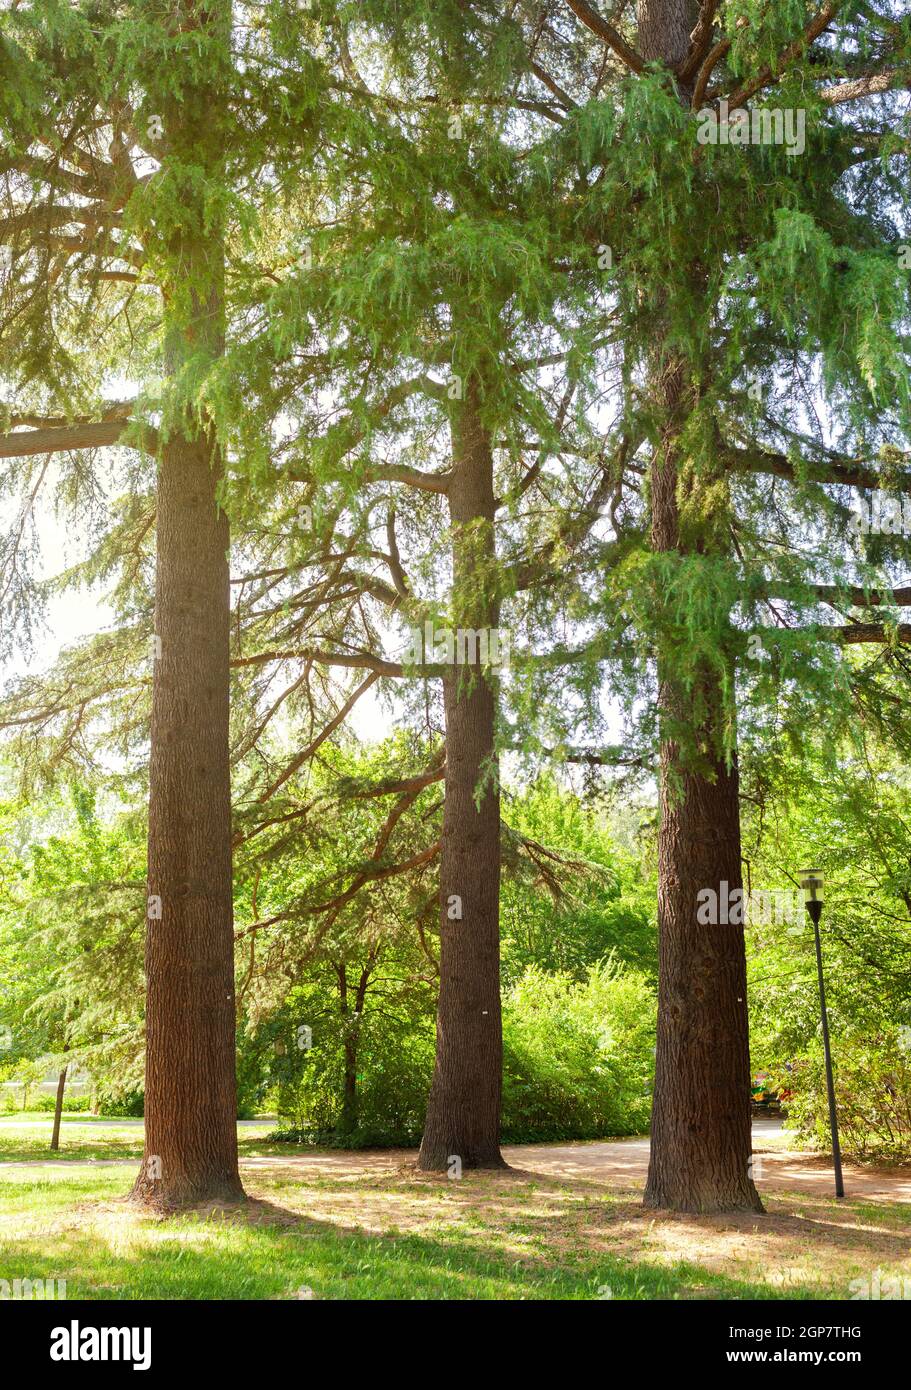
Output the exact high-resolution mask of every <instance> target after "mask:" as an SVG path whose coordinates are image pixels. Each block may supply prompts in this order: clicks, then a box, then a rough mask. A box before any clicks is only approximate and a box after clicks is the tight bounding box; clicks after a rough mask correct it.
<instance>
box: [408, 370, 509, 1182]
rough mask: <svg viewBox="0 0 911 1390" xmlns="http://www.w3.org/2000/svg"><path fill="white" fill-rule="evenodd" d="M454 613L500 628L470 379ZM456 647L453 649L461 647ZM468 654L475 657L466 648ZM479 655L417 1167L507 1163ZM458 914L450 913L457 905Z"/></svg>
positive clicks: (450, 724) (491, 715)
mask: <svg viewBox="0 0 911 1390" xmlns="http://www.w3.org/2000/svg"><path fill="white" fill-rule="evenodd" d="M449 510H450V519H451V524H452V531H453V594H454V604H453V607H454V613H455V621H456V622H457V623H458V625H459V626H461V627H463V628H471V629H474V630H477V629H482V628H486V629H487V630H488V631H491V630H493V629H494V628H496V626H497V622H498V605H497V602H496V599H495V596H494V594H493V593H492V592H491V588H492V585H493V583H494V580H493V570H494V559H495V544H494V524H493V523H494V514H495V501H494V489H493V452H492V448H491V442H490V437H489V435H488V433H487V431H486V430H485V429H484V427H483V425H482V423H481V420H480V418H479V413H478V396H477V387H476V386H475V385H474V384H472V385H471V386H470V387H469V390H468V392H467V398H466V400H465V402H464V405H463V408H462V409H460V410H459V411H458V413H457V415H456V418H455V421H454V426H453V472H452V479H451V483H450V488H449ZM456 654H457V655H458V652H457V653H456ZM465 655H466V656H468V655H470V653H468V652H466V653H465ZM476 655H477V657H478V660H476V661H475V662H474V663H472V662H470V661H467V660H466V661H465V662H463V663H459V664H455V665H453V666H452V667H451V668H450V670H449V671H448V672H447V674H446V675H445V676H444V678H443V701H444V707H445V716H446V800H445V805H444V809H443V838H442V845H441V850H440V993H439V1001H438V1004H437V1046H436V1064H435V1067H434V1074H433V1082H432V1085H431V1089H430V1097H429V1100H428V1104H427V1119H426V1123H425V1126H424V1135H423V1139H422V1141H421V1151H420V1156H419V1159H418V1167H419V1168H422V1169H425V1170H430V1171H436V1172H439V1171H445V1170H446V1169H448V1168H449V1167H450V1164H451V1163H452V1160H453V1159H454V1158H458V1159H459V1160H460V1161H461V1166H462V1168H502V1167H505V1164H504V1161H503V1158H502V1156H501V1154H500V1097H501V1085H502V1067H503V1037H502V1025H501V1018H500V921H499V896H500V796H499V786H498V780H497V778H498V769H497V762H496V754H495V743H494V735H495V721H496V682H495V679H494V677H493V676H492V674H491V672H490V671H487V672H486V673H485V672H484V671H483V669H482V667H481V665H480V650H479V651H478V652H477V654H476ZM456 912H458V913H460V916H455V915H454V913H456Z"/></svg>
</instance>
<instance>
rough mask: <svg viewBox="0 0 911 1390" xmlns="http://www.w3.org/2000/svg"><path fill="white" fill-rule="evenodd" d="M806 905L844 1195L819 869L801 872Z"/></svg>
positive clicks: (838, 1186)
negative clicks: (821, 934) (821, 933)
mask: <svg viewBox="0 0 911 1390" xmlns="http://www.w3.org/2000/svg"><path fill="white" fill-rule="evenodd" d="M800 886H801V888H802V889H803V900H804V906H805V907H806V909H807V913H808V914H809V917H810V920H811V922H812V923H813V932H814V935H815V937H816V974H817V976H818V977H819V1012H820V1014H821V1016H822V1046H823V1051H824V1052H825V1055H826V1089H827V1090H828V1093H829V1128H830V1130H831V1132H832V1162H833V1165H834V1168H835V1196H836V1197H843V1196H844V1195H845V1185H844V1182H843V1180H842V1176H841V1147H840V1145H839V1143H838V1115H837V1113H836V1110H835V1082H834V1080H833V1078H832V1051H831V1048H830V1047H829V1016H828V1014H827V1013H826V987H825V985H824V983H823V978H822V945H821V943H820V940H819V919H820V917H821V916H822V903H823V896H822V889H823V881H822V873H821V872H820V870H819V869H804V870H803V872H802V873H801V875H800Z"/></svg>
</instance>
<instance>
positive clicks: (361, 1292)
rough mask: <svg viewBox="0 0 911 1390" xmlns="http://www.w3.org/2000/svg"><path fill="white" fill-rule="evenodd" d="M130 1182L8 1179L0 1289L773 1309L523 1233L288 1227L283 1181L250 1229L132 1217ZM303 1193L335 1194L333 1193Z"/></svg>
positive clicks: (450, 1225)
mask: <svg viewBox="0 0 911 1390" xmlns="http://www.w3.org/2000/svg"><path fill="white" fill-rule="evenodd" d="M133 1176H134V1170H133V1168H132V1167H129V1166H124V1167H122V1168H121V1167H117V1168H108V1169H105V1170H104V1172H103V1173H102V1172H99V1171H97V1170H74V1171H73V1172H72V1173H67V1174H65V1175H64V1176H63V1177H62V1178H59V1177H55V1178H53V1179H49V1178H42V1177H41V1175H40V1173H39V1172H38V1171H37V1170H35V1171H30V1172H27V1171H26V1170H20V1173H19V1174H17V1175H16V1177H15V1178H13V1177H12V1175H8V1176H6V1177H4V1179H3V1181H2V1183H0V1277H2V1278H7V1279H9V1280H10V1281H11V1282H12V1280H13V1279H14V1278H22V1277H28V1278H31V1279H51V1278H58V1279H61V1278H63V1279H66V1282H67V1296H68V1297H70V1298H80V1299H81V1298H86V1299H136V1298H162V1299H219V1298H239V1299H294V1298H297V1297H298V1291H299V1290H301V1289H305V1290H310V1291H312V1295H311V1296H312V1297H314V1298H319V1299H350V1298H356V1299H466V1298H468V1299H508V1300H514V1299H593V1298H594V1299H597V1298H599V1297H602V1296H610V1297H613V1298H622V1299H629V1298H634V1299H649V1298H674V1297H693V1296H700V1295H701V1296H703V1297H706V1296H707V1297H715V1298H719V1297H720V1298H757V1297H759V1298H761V1297H767V1296H768V1290H764V1289H763V1288H762V1287H761V1286H760V1285H754V1284H750V1283H746V1282H743V1281H738V1280H734V1279H730V1278H726V1277H723V1276H717V1275H714V1276H713V1275H710V1274H709V1273H708V1272H707V1271H705V1270H700V1269H699V1268H698V1267H695V1266H691V1265H688V1264H686V1263H684V1262H679V1263H678V1264H677V1265H675V1267H674V1268H672V1269H666V1270H665V1269H658V1268H651V1267H648V1266H637V1265H636V1264H635V1263H634V1262H633V1261H629V1260H623V1259H618V1258H615V1257H610V1256H608V1255H598V1256H597V1257H594V1256H593V1255H592V1254H591V1253H588V1254H586V1252H585V1251H582V1250H575V1251H572V1252H569V1251H567V1252H566V1254H565V1255H564V1256H563V1257H562V1258H561V1259H560V1260H559V1261H557V1260H555V1259H554V1257H553V1255H552V1254H551V1255H550V1257H548V1255H547V1252H546V1251H544V1250H540V1249H537V1248H532V1249H530V1250H528V1249H527V1250H526V1251H525V1252H524V1254H521V1255H520V1254H518V1253H517V1252H512V1251H510V1250H509V1249H508V1248H506V1247H508V1245H509V1236H510V1235H511V1236H513V1237H516V1236H518V1237H522V1236H523V1235H524V1236H526V1237H527V1232H526V1231H522V1230H521V1226H522V1223H521V1222H517V1223H513V1227H512V1230H511V1231H510V1232H507V1233H506V1236H507V1238H506V1240H505V1241H504V1239H503V1238H502V1235H501V1237H500V1238H499V1239H497V1240H495V1241H494V1240H491V1235H492V1232H491V1231H489V1230H488V1231H485V1229H484V1223H483V1221H480V1220H471V1221H464V1220H457V1221H454V1222H453V1221H451V1220H448V1219H447V1217H446V1216H445V1215H444V1216H441V1219H440V1220H439V1221H438V1222H437V1223H434V1226H433V1228H432V1229H431V1230H430V1231H427V1232H425V1233H422V1234H417V1233H415V1232H403V1231H397V1230H394V1229H393V1230H389V1231H387V1232H384V1233H382V1234H372V1233H369V1232H366V1231H363V1230H356V1229H348V1228H346V1227H344V1226H335V1225H333V1224H330V1223H327V1222H325V1221H320V1220H308V1219H307V1218H306V1217H304V1218H296V1219H293V1220H289V1213H288V1210H287V1208H285V1207H284V1206H283V1205H282V1203H283V1200H284V1199H285V1198H286V1197H287V1195H288V1189H289V1187H290V1186H294V1187H295V1188H297V1190H298V1191H299V1187H298V1185H296V1184H288V1183H287V1182H282V1181H273V1182H266V1183H262V1182H258V1183H257V1189H258V1195H259V1196H260V1198H261V1199H262V1200H263V1201H264V1203H265V1204H266V1205H264V1206H263V1207H261V1208H259V1209H258V1210H257V1212H256V1220H255V1221H251V1220H248V1219H246V1218H245V1217H239V1216H238V1215H236V1214H235V1213H233V1212H216V1213H210V1214H208V1215H195V1214H194V1215H183V1216H179V1217H171V1218H164V1219H162V1218H159V1217H153V1216H145V1215H135V1214H134V1213H133V1212H132V1211H131V1210H130V1209H129V1208H127V1207H126V1206H125V1205H124V1204H122V1203H121V1202H120V1201H119V1199H120V1198H122V1195H123V1193H124V1192H125V1191H126V1190H127V1188H128V1187H129V1185H130V1183H131V1181H132V1179H133ZM308 1187H309V1188H310V1189H311V1190H312V1189H313V1188H314V1187H316V1189H317V1190H319V1189H320V1188H321V1187H322V1188H323V1191H324V1192H325V1191H329V1192H331V1189H332V1184H331V1183H330V1184H328V1185H325V1184H320V1183H317V1184H313V1183H310V1184H308ZM439 1195H440V1197H441V1198H448V1197H449V1195H450V1194H449V1192H448V1190H447V1189H445V1188H444V1189H441V1191H440V1193H439ZM270 1203H271V1204H272V1209H271V1210H270V1208H269V1205H268V1204H270ZM531 1244H532V1247H535V1246H536V1242H535V1241H534V1240H532V1242H531ZM608 1289H609V1290H610V1293H609V1295H608V1293H607V1291H608ZM806 1296H807V1297H809V1296H811V1294H810V1292H809V1291H808V1292H807V1294H806Z"/></svg>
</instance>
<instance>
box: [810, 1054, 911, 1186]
mask: <svg viewBox="0 0 911 1390" xmlns="http://www.w3.org/2000/svg"><path fill="white" fill-rule="evenodd" d="M832 1055H833V1071H834V1074H835V1100H836V1106H837V1110H838V1132H839V1138H840V1140H841V1147H842V1152H843V1153H844V1156H845V1157H846V1158H852V1159H856V1160H857V1161H859V1162H861V1163H863V1162H871V1161H873V1160H886V1161H889V1162H892V1163H908V1162H911V1055H909V1052H908V1050H907V1048H906V1047H903V1046H902V1045H901V1035H900V1034H899V1033H898V1031H897V1030H893V1031H892V1032H891V1033H889V1034H884V1033H880V1034H878V1035H876V1034H874V1035H872V1036H871V1035H865V1036H861V1035H860V1034H857V1033H852V1034H850V1035H847V1036H845V1035H842V1036H839V1037H835V1038H833V1040H832ZM790 1075H791V1078H792V1079H791V1082H790V1084H791V1088H792V1090H793V1092H794V1098H793V1100H792V1101H791V1102H790V1103H789V1105H788V1121H787V1124H788V1128H789V1129H794V1130H796V1132H797V1136H798V1138H799V1139H800V1140H801V1141H802V1142H804V1143H809V1144H812V1145H814V1146H815V1147H818V1148H821V1149H826V1150H828V1149H830V1148H831V1138H830V1134H829V1105H828V1093H827V1091H826V1073H825V1064H824V1060H823V1054H822V1049H821V1048H820V1049H819V1051H818V1052H814V1054H813V1055H812V1056H811V1057H809V1058H807V1059H805V1060H803V1061H802V1062H800V1063H799V1064H798V1065H797V1066H796V1067H795V1068H794V1071H793V1072H792V1073H791V1074H790Z"/></svg>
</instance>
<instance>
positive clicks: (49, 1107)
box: [28, 1093, 92, 1115]
mask: <svg viewBox="0 0 911 1390" xmlns="http://www.w3.org/2000/svg"><path fill="white" fill-rule="evenodd" d="M56 1105H57V1097H56V1096H49V1095H44V1094H42V1095H39V1096H32V1097H31V1098H30V1099H29V1103H28V1108H29V1110H37V1111H40V1112H42V1113H43V1112H45V1111H50V1113H51V1114H53V1113H54V1110H55V1108H56ZM91 1108H92V1101H91V1098H90V1097H89V1096H68V1095H66V1093H64V1096H63V1112H64V1114H65V1115H71V1114H73V1115H76V1114H80V1115H81V1114H84V1113H85V1112H86V1111H87V1110H91Z"/></svg>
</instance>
